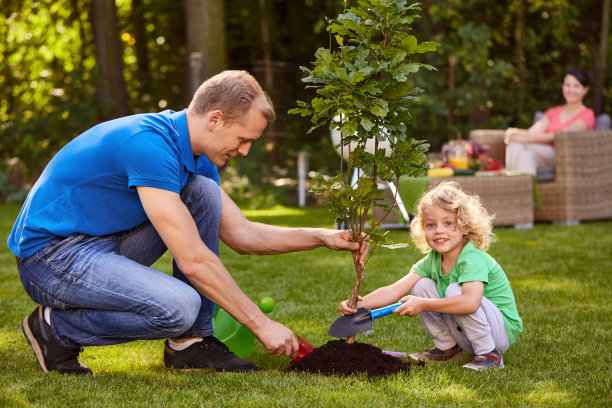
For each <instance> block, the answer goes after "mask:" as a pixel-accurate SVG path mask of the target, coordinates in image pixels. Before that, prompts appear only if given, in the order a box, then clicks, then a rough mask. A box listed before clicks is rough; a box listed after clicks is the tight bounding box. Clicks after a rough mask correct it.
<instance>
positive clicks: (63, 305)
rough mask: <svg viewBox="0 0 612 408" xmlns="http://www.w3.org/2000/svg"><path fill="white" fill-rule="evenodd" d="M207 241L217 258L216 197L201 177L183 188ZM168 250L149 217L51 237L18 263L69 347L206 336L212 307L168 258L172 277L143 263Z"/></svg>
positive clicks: (212, 186)
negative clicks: (110, 228) (97, 233)
mask: <svg viewBox="0 0 612 408" xmlns="http://www.w3.org/2000/svg"><path fill="white" fill-rule="evenodd" d="M181 199H182V200H183V202H184V203H185V205H186V206H187V208H188V209H189V211H190V213H191V215H192V216H193V218H194V221H195V223H196V224H197V227H198V230H199V232H200V237H201V238H202V241H203V242H204V243H205V244H206V246H207V247H208V248H209V249H210V250H211V251H212V252H214V253H215V254H217V256H218V255H219V223H220V219H221V195H220V191H219V186H218V185H217V184H216V183H215V182H214V181H212V180H210V179H207V178H204V177H202V176H198V177H196V178H195V179H194V180H193V181H192V182H190V183H189V184H188V185H187V186H185V188H184V189H183V191H182V192H181ZM166 250H167V248H166V245H165V244H164V242H163V241H162V239H161V238H160V236H159V235H158V233H157V231H156V230H155V228H153V225H152V224H151V223H150V222H145V223H144V224H142V225H140V226H138V227H136V228H134V229H132V230H129V231H124V232H121V233H117V234H113V235H107V236H103V237H93V236H89V235H84V234H76V235H72V236H70V237H68V238H56V239H54V240H53V241H52V242H51V243H50V244H48V245H46V246H45V247H43V248H42V249H40V250H39V251H38V252H36V253H35V254H33V255H31V256H30V257H28V258H26V259H24V260H23V261H22V262H21V263H20V264H19V266H18V269H19V275H20V277H21V282H22V284H23V286H24V288H25V289H26V291H27V292H28V295H30V297H31V298H32V299H33V300H34V301H35V302H36V303H38V304H41V305H43V306H49V307H51V308H53V310H52V313H51V330H52V332H53V334H54V336H55V337H56V338H57V339H58V340H59V342H60V343H61V344H62V345H63V346H64V347H68V348H75V347H78V346H100V345H108V344H118V343H123V342H127V341H131V340H137V339H162V338H166V337H203V336H210V335H212V332H213V330H212V317H213V315H214V311H215V304H214V303H213V302H211V301H210V300H208V299H207V298H205V297H204V296H202V295H200V294H199V293H198V292H197V291H196V290H195V289H194V288H193V286H192V285H191V284H190V282H189V280H188V279H187V278H186V277H185V275H183V273H182V272H181V271H180V270H179V269H178V267H177V265H176V262H173V275H174V277H171V276H169V275H167V274H164V273H162V272H159V271H157V270H154V269H151V268H149V266H150V265H152V264H153V263H154V262H155V261H157V260H158V259H159V258H160V257H161V256H162V255H163V254H164V252H166Z"/></svg>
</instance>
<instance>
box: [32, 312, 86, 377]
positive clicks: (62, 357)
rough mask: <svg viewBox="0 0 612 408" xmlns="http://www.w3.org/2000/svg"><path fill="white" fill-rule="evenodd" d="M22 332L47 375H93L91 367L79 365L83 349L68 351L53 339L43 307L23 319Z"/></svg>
mask: <svg viewBox="0 0 612 408" xmlns="http://www.w3.org/2000/svg"><path fill="white" fill-rule="evenodd" d="M21 330H23V334H24V335H25V337H26V340H28V343H30V347H32V351H34V355H35V356H36V358H37V359H38V364H40V368H42V370H43V371H44V372H45V373H48V372H49V371H57V372H58V373H62V374H81V375H83V374H93V372H92V371H91V370H90V369H89V367H85V366H84V365H83V364H81V363H79V359H78V357H79V353H80V352H81V351H82V347H80V348H78V349H68V348H66V347H64V346H62V345H61V344H59V342H58V341H57V340H56V339H55V337H53V334H52V333H51V327H50V326H49V325H48V324H47V322H46V321H45V318H44V317H43V307H42V306H38V307H37V308H36V309H34V311H33V312H32V313H31V314H30V316H28V317H26V318H25V319H23V321H22V322H21Z"/></svg>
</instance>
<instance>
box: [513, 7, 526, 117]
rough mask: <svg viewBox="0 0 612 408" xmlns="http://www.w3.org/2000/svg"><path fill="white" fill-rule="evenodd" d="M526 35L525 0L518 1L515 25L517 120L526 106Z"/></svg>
mask: <svg viewBox="0 0 612 408" xmlns="http://www.w3.org/2000/svg"><path fill="white" fill-rule="evenodd" d="M524 35H525V0H517V1H516V22H515V25H514V44H515V45H514V46H515V49H514V52H515V61H516V68H517V75H518V84H517V88H518V89H517V104H516V120H517V121H518V122H519V123H520V122H522V120H523V116H524V112H523V109H524V107H525V75H526V70H525V50H524V48H523V37H524Z"/></svg>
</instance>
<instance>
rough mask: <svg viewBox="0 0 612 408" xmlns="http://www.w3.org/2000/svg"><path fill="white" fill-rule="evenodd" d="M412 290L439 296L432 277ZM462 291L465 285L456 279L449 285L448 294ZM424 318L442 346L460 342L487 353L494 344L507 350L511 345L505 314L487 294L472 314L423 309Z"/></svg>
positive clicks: (463, 346)
mask: <svg viewBox="0 0 612 408" xmlns="http://www.w3.org/2000/svg"><path fill="white" fill-rule="evenodd" d="M411 294H412V295H414V296H418V297H423V298H428V299H439V298H440V295H439V294H438V288H437V287H436V283H435V282H434V281H433V280H431V279H429V278H421V279H419V280H418V281H417V283H416V284H415V285H414V287H413V288H412V290H411ZM458 295H461V286H459V285H458V284H457V283H452V284H450V285H449V286H448V288H447V289H446V297H451V296H458ZM420 317H421V321H422V322H423V325H424V326H425V329H426V330H427V333H429V334H430V335H431V336H432V337H433V339H434V345H435V346H436V347H437V348H438V349H440V350H448V349H449V348H451V347H453V346H454V345H455V344H458V345H459V347H461V349H462V350H463V351H465V352H466V353H468V354H471V355H483V354H486V353H488V352H490V351H491V350H493V349H494V348H497V350H498V351H499V352H500V353H502V354H503V353H505V352H506V350H508V348H509V347H510V343H509V341H508V333H507V332H506V325H505V323H504V317H503V315H502V313H501V312H500V311H499V309H498V308H497V306H495V305H494V304H493V302H491V301H490V300H489V299H487V298H485V297H483V298H482V302H481V304H480V307H479V308H478V310H477V311H476V312H475V313H472V314H469V315H455V314H442V313H434V312H421V313H420Z"/></svg>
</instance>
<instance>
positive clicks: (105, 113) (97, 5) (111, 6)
mask: <svg viewBox="0 0 612 408" xmlns="http://www.w3.org/2000/svg"><path fill="white" fill-rule="evenodd" d="M91 26H92V30H93V39H94V44H95V49H96V62H97V66H98V67H99V69H100V85H99V86H98V88H97V92H96V93H97V96H98V102H99V106H100V108H101V115H100V116H101V119H103V120H108V119H114V118H118V117H121V116H126V115H127V114H128V113H129V111H128V103H127V91H126V88H125V80H124V78H123V50H122V49H121V44H120V43H119V28H118V24H117V12H116V7H115V0H92V2H91Z"/></svg>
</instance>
